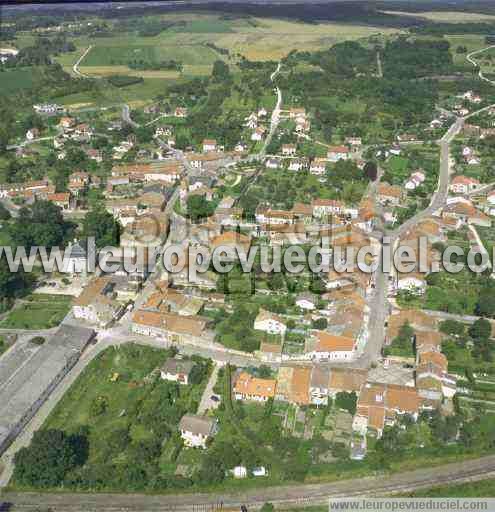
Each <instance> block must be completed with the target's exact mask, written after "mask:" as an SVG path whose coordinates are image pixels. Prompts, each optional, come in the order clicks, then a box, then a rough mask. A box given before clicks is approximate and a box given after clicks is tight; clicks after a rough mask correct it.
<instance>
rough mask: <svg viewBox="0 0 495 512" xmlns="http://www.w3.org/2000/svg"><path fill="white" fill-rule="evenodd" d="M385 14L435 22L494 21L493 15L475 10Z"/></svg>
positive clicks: (388, 12)
mask: <svg viewBox="0 0 495 512" xmlns="http://www.w3.org/2000/svg"><path fill="white" fill-rule="evenodd" d="M383 12H385V13H387V14H395V15H397V16H413V17H414V18H424V19H427V20H429V21H434V22H436V23H476V22H483V21H484V22H489V21H495V15H491V14H482V13H477V12H455V11H427V12H402V11H400V12H399V11H383Z"/></svg>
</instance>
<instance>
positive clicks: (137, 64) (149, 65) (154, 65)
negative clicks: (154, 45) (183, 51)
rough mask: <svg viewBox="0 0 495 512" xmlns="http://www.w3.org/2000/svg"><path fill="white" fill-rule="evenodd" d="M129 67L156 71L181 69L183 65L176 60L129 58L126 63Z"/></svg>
mask: <svg viewBox="0 0 495 512" xmlns="http://www.w3.org/2000/svg"><path fill="white" fill-rule="evenodd" d="M127 66H128V67H130V68H131V69H139V70H142V71H148V70H149V71H158V70H160V69H166V70H171V71H182V69H183V68H184V65H183V64H182V62H179V61H176V60H164V61H162V62H148V61H145V60H131V61H130V62H128V63H127Z"/></svg>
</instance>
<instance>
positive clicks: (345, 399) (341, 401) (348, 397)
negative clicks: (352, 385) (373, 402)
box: [335, 391, 357, 415]
mask: <svg viewBox="0 0 495 512" xmlns="http://www.w3.org/2000/svg"><path fill="white" fill-rule="evenodd" d="M356 403H357V396H356V393H355V392H354V391H353V392H352V393H348V392H347V391H341V392H339V393H337V394H336V395H335V407H337V408H338V409H345V410H346V411H349V413H350V414H352V415H354V414H355V413H356Z"/></svg>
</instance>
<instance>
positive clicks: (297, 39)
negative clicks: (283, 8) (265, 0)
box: [215, 18, 397, 60]
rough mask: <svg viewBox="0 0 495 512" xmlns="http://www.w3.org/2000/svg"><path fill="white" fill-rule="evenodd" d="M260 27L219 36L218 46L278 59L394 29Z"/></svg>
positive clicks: (279, 23) (271, 23)
mask: <svg viewBox="0 0 495 512" xmlns="http://www.w3.org/2000/svg"><path fill="white" fill-rule="evenodd" d="M256 21H257V22H258V23H259V24H260V26H259V27H246V28H243V29H242V31H236V32H235V33H230V34H219V37H218V39H217V40H216V42H215V44H217V45H218V46H221V47H223V48H228V49H230V50H233V51H235V52H237V53H240V54H241V55H244V56H245V57H246V58H248V59H250V60H276V59H280V58H282V57H285V56H286V55H287V54H288V53H289V52H291V51H292V50H302V51H311V50H319V49H323V48H328V47H330V46H332V45H334V44H336V43H338V42H341V41H344V40H349V39H360V38H364V37H369V36H371V35H376V34H382V35H388V34H391V33H394V32H397V31H396V30H395V29H387V28H375V27H365V26H361V25H342V24H337V23H320V24H318V25H309V24H307V23H298V22H292V21H283V20H266V19H259V18H258V19H256Z"/></svg>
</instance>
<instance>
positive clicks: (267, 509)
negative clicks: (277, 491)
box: [260, 503, 275, 512]
mask: <svg viewBox="0 0 495 512" xmlns="http://www.w3.org/2000/svg"><path fill="white" fill-rule="evenodd" d="M274 510H275V507H274V506H273V504H271V503H264V504H263V506H262V507H261V509H260V512H274Z"/></svg>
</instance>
